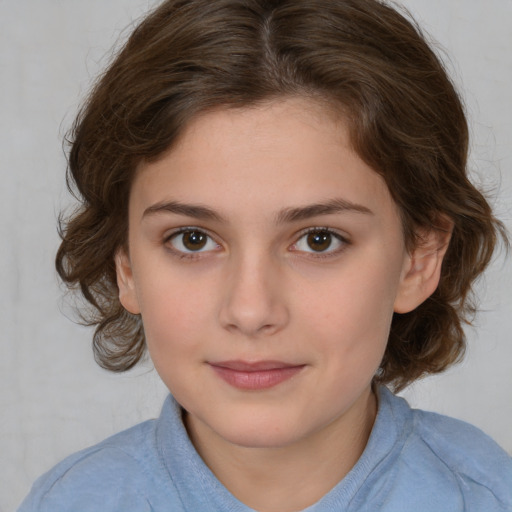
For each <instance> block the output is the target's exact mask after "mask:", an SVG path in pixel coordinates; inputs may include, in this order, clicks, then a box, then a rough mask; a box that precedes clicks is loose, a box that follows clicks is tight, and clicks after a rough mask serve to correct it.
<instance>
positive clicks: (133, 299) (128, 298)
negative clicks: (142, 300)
mask: <svg viewBox="0 0 512 512" xmlns="http://www.w3.org/2000/svg"><path fill="white" fill-rule="evenodd" d="M115 264H116V275H117V287H118V288H119V301H120V302H121V304H122V305H123V307H124V308H125V309H126V310H127V311H129V312H130V313H133V314H134V315H138V314H139V313H140V307H139V301H138V299H137V294H136V290H135V283H134V280H133V272H132V266H131V262H130V258H129V256H128V254H127V253H126V251H125V250H124V249H119V250H118V251H117V253H116V255H115Z"/></svg>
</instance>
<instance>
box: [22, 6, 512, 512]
mask: <svg viewBox="0 0 512 512" xmlns="http://www.w3.org/2000/svg"><path fill="white" fill-rule="evenodd" d="M467 150H468V130H467V124H466V119H465V116H464V112H463V109H462V106H461V102H460V100H459V98H458V95H457V93H456V91H455V90H454V88H453V86H452V84H451V82H450V80H449V79H448V77H447V75H446V73H445V71H444V69H443V67H442V65H441V64H440V62H439V60H438V59H437V57H436V56H435V55H434V53H433V52H432V51H431V49H430V48H429V47H428V45H427V44H426V42H425V40H424V38H423V37H422V35H421V32H420V31H419V29H418V28H417V27H416V26H415V25H414V24H413V23H412V22H410V21H408V20H407V19H405V18H404V17H403V16H402V15H400V14H399V13H398V12H397V11H396V10H394V9H393V8H391V7H389V6H388V5H387V4H384V3H381V2H378V1H376V0H333V1H331V2H325V1H316V0H293V1H286V0H215V1H211V0H168V1H166V2H164V3H162V4H161V5H160V6H159V7H158V8H157V9H156V10H155V11H154V12H153V13H151V14H150V15H149V16H148V17H147V18H146V19H145V20H144V21H143V22H142V23H141V24H140V25H139V26H138V27H137V28H136V29H135V31H134V33H133V34H132V36H131V37H130V39H129V41H128V42H127V44H126V45H125V47H124V48H123V49H122V51H121V52H120V53H119V55H118V56H117V57H116V59H115V60H114V62H113V63H112V64H111V66H110V67H109V69H108V70H107V72H106V73H105V74H104V75H103V76H102V78H101V79H100V81H99V82H98V84H97V85H96V87H95V88H94V90H93V92H92V94H91V96H90V98H89V100H88V102H87V103H86V105H85V107H84V109H83V110H82V112H81V113H80V115H79V117H78V119H77V121H76V123H75V126H74V130H73V138H72V146H71V150H70V155H69V172H70V176H69V178H70V182H71V183H73V184H74V186H75V187H76V191H77V195H78V196H79V198H80V201H81V204H80V208H79V209H78V210H77V211H76V212H75V213H74V214H73V215H72V216H70V218H68V219H66V221H65V223H64V224H63V225H62V226H61V227H62V244H61V246H60V249H59V252H58V254H57V270H58V272H59V275H60V276H61V278H62V279H63V280H64V281H65V282H66V283H67V284H68V285H69V286H70V287H73V288H74V287H78V289H79V290H80V292H81V293H82V294H83V296H84V297H85V298H86V299H87V301H88V302H89V303H90V305H91V309H90V310H89V311H87V312H84V314H85V315H89V322H90V323H92V324H96V326H97V327H96V332H95V337H94V346H95V351H96V357H97V360H98V362H99V363H100V364H101V365H102V366H103V367H105V368H108V369H110V370H113V371H124V370H127V369H129V368H131V367H133V366H134V365H135V364H136V363H137V362H138V361H139V359H140V358H141V356H142V355H143V353H144V352H145V349H146V347H147V348H148V350H149V353H150V355H151V358H152V360H153V362H154V365H155V367H156V369H157V371H158V373H159V375H160V376H161V378H162V380H163V381H164V382H165V384H166V385H167V387H168V388H169V390H170V392H171V396H169V398H168V399H167V400H166V402H165V404H164V407H163V410H162V414H161V416H160V418H159V419H158V420H155V421H149V422H145V423H143V424H140V425H138V426H136V427H133V428H132V429H130V430H128V431H125V432H122V433H121V434H118V435H117V436H114V437H112V438H110V439H107V440H106V441H104V442H103V443H101V444H99V445H97V446H95V447H92V448H89V449H87V450H84V451H82V452H80V453H78V454H75V455H73V456H71V457H69V458H68V459H66V460H65V461H63V462H62V463H61V464H59V465H58V466H56V467H55V468H54V469H53V470H51V471H50V472H49V473H47V474H46V475H44V476H43V477H42V478H41V479H39V480H38V481H37V482H36V484H35V485H34V488H33V490H32V492H31V494H30V495H29V497H27V499H26V500H25V502H24V503H23V504H22V506H21V508H20V510H21V511H28V510H48V511H50V510H51V511H65V510H66V511H67V510H69V511H71V510H75V511H76V510H81V511H89V510H90V511H92V510H102V511H114V510H115V511H118V510H119V511H144V510H148V511H149V510H152V511H160V510H162V511H163V510H173V511H185V510H186V511H209V510H212V511H227V510H233V511H240V512H242V511H248V510H258V511H261V512H267V511H284V512H286V511H298V510H306V509H307V510H311V511H333V510H351V511H352V510H354V511H355V510H358V511H359V510H368V511H370V510H372V511H374V510H380V511H390V512H391V511H393V512H396V511H401V510H403V511H410V510H421V511H433V510H436V511H437V510H475V511H477V510H486V511H494V510H496V511H498V510H503V511H505V510H511V509H512V462H511V460H510V457H508V456H507V455H506V454H505V452H503V451H502V450H501V449H500V448H499V447H498V446H497V445H496V444H494V442H493V441H491V440H490V439H489V438H487V437H486V436H485V435H484V434H483V433H481V432H480V431H478V430H476V429H475V428H473V427H471V426H469V425H467V424H464V423H461V422H458V421H456V420H452V419H449V418H446V417H442V416H438V415H435V414H431V413H425V412H422V411H415V410H412V409H410V408H409V406H408V405H407V403H406V402H405V401H403V400H402V399H399V398H397V397H395V396H394V395H393V394H392V393H391V391H390V389H393V390H395V391H396V390H400V389H402V388H404V387H405V386H407V385H408V384H410V383H411V382H413V381H415V380H416V379H418V378H420V377H422V376H424V375H426V374H429V373H436V372H440V371H442V370H444V369H446V368H447V367H449V366H450V365H451V364H452V363H454V362H455V361H457V360H458V359H459V358H460V356H461V354H462V352H463V349H464V334H463V331H462V324H463V322H464V321H466V320H467V319H468V318H470V316H471V314H472V312H473V311H474V308H473V306H472V303H471V300H470V292H471V287H472V284H473V282H474V281H475V279H476V278H477V277H478V276H479V275H480V274H481V272H482V271H483V270H484V269H485V267H486V266H487V264H488V262H489V260H490V258H491V255H492V253H493V250H494V247H495V245H496V242H497V238H498V237H499V236H500V235H503V236H505V235H504V232H503V229H502V227H501V225H500V223H499V222H498V221H497V220H496V219H495V218H494V216H493V214H492V212H491V209H490V207H489V205H488V204H487V202H486V201H485V199H484V198H483V196H482V195H481V194H480V193H479V192H478V191H477V190H476V189H475V188H474V186H473V185H472V184H471V183H470V182H469V181H468V178H467V174H466V159H467Z"/></svg>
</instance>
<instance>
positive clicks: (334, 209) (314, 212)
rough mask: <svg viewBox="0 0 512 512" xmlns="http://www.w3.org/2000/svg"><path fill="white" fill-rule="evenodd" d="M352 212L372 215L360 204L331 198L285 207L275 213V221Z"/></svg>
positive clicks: (280, 221)
mask: <svg viewBox="0 0 512 512" xmlns="http://www.w3.org/2000/svg"><path fill="white" fill-rule="evenodd" d="M343 212H354V213H363V214H367V215H373V212H372V211H371V210H370V209H369V208H367V207H366V206H363V205H361V204H357V203H352V202H351V201H347V200H346V199H331V200H329V201H327V202H325V203H316V204H311V205H307V206H301V207H297V208H285V209H284V210H282V211H281V212H279V213H278V214H277V217H276V222H277V223H286V222H297V221H300V220H306V219H309V218H311V217H317V216H320V215H332V214H334V213H343Z"/></svg>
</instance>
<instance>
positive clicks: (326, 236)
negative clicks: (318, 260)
mask: <svg viewBox="0 0 512 512" xmlns="http://www.w3.org/2000/svg"><path fill="white" fill-rule="evenodd" d="M347 245H349V242H348V241H347V240H346V239H345V238H344V237H343V236H341V235H339V234H338V233H336V232H335V231H331V230H330V229H328V228H312V229H310V230H308V231H307V232H306V233H304V234H303V235H302V236H301V237H300V238H299V239H298V240H297V241H296V242H295V243H294V244H293V246H292V247H291V249H292V250H293V251H298V252H302V253H309V254H310V255H313V256H314V255H318V256H330V255H333V256H334V255H336V254H337V253H339V252H340V251H342V250H343V249H344V248H345V246H347Z"/></svg>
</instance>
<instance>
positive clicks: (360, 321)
mask: <svg viewBox="0 0 512 512" xmlns="http://www.w3.org/2000/svg"><path fill="white" fill-rule="evenodd" d="M360 268H364V266H362V265H361V266H360ZM324 285H325V286H324V289H323V293H318V290H316V292H315V290H314V289H312V290H311V291H310V294H309V297H310V299H309V300H308V301H305V302H304V303H303V305H302V313H301V316H302V318H303V319H304V321H305V322H310V323H309V326H308V331H309V332H310V333H311V336H315V334H314V333H316V338H312V339H317V340H318V343H322V344H323V345H324V348H323V351H324V353H325V354H326V356H329V355H330V356H331V357H333V356H334V357H336V358H337V359H338V360H339V361H340V364H345V363H344V362H346V361H350V362H351V364H353V365H355V366H356V367H357V366H366V365H368V366H374V365H377V366H378V365H379V364H380V360H381V358H382V355H383V353H384V350H385V347H386V344H387V340H388V336H389V329H390V326H391V320H392V317H393V305H394V297H395V294H396V287H397V280H396V279H395V276H393V274H392V273H389V272H388V270H387V269H386V268H385V266H378V267H377V266H374V267H373V268H369V267H366V271H365V272H361V271H359V272H354V271H347V272H340V273H339V275H338V276H337V278H336V279H332V280H330V281H329V282H326V283H324ZM312 311H314V312H316V314H314V315H311V312H312Z"/></svg>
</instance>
